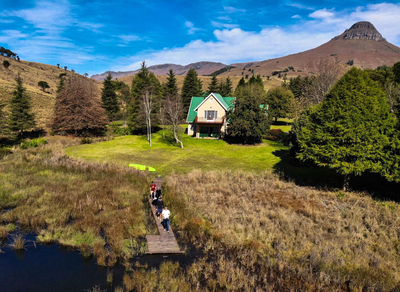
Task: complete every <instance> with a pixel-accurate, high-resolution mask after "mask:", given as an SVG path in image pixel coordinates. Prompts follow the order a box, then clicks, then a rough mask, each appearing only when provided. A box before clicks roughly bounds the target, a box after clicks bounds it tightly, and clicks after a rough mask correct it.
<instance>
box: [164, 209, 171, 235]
mask: <svg viewBox="0 0 400 292" xmlns="http://www.w3.org/2000/svg"><path fill="white" fill-rule="evenodd" d="M170 215H171V212H170V211H169V210H168V208H167V207H165V208H164V210H163V211H162V216H163V218H164V220H163V222H162V225H163V226H164V230H166V231H167V232H169V216H170Z"/></svg>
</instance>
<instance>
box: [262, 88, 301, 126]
mask: <svg viewBox="0 0 400 292" xmlns="http://www.w3.org/2000/svg"><path fill="white" fill-rule="evenodd" d="M293 98H294V97H293V93H292V92H291V91H290V90H289V89H285V88H283V87H282V86H280V87H275V88H272V89H270V90H268V93H267V104H268V115H269V116H270V117H271V118H275V122H276V121H277V120H278V118H286V117H287V115H288V114H289V112H290V105H291V103H292V100H293Z"/></svg>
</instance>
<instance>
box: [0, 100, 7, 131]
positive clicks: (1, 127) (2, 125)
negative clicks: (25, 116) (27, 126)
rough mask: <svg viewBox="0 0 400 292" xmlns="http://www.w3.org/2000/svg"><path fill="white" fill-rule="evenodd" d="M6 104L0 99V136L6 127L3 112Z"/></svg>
mask: <svg viewBox="0 0 400 292" xmlns="http://www.w3.org/2000/svg"><path fill="white" fill-rule="evenodd" d="M5 106H6V104H5V103H1V101H0V136H1V135H4V134H5V132H6V131H7V129H8V125H7V119H6V114H5V112H4V108H5Z"/></svg>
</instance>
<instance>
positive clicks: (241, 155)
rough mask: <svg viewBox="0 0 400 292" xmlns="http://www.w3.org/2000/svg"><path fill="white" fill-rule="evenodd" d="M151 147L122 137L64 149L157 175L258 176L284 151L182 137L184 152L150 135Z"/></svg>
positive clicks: (76, 155) (135, 138)
mask: <svg viewBox="0 0 400 292" xmlns="http://www.w3.org/2000/svg"><path fill="white" fill-rule="evenodd" d="M152 137H153V139H152V142H153V143H152V144H153V145H152V147H151V148H150V147H149V143H148V142H147V140H146V137H145V136H123V137H117V138H115V139H114V140H111V141H107V142H100V143H95V144H86V145H80V146H75V147H70V148H67V149H66V152H67V154H68V155H70V156H71V157H74V158H82V159H85V160H90V161H102V162H104V161H108V162H111V163H114V164H118V165H126V166H128V165H129V164H130V163H137V164H144V165H147V166H151V167H154V168H155V169H156V170H157V172H158V173H159V174H163V175H164V174H168V173H171V172H173V171H175V172H183V173H186V172H189V171H190V170H192V169H195V168H197V169H202V170H215V169H231V170H236V169H241V170H247V171H255V172H261V171H264V170H266V169H272V167H273V166H274V165H275V164H276V163H278V162H280V158H279V157H277V156H275V155H274V154H272V153H273V152H274V151H275V150H281V149H287V148H286V147H285V146H282V145H281V144H280V143H276V142H271V141H264V142H263V143H261V144H259V145H256V146H243V145H230V144H227V143H226V142H225V141H222V140H209V139H198V140H196V139H195V138H192V137H189V136H187V135H184V148H183V149H181V148H179V147H177V146H176V145H174V143H172V140H171V139H170V138H167V139H162V136H161V134H160V132H158V133H155V134H153V136H152Z"/></svg>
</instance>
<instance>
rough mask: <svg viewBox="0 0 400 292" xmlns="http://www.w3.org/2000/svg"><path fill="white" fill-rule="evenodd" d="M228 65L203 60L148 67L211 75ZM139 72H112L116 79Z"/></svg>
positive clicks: (162, 71) (161, 72)
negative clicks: (190, 70)
mask: <svg viewBox="0 0 400 292" xmlns="http://www.w3.org/2000/svg"><path fill="white" fill-rule="evenodd" d="M226 66H227V65H225V64H222V63H217V62H206V61H202V62H196V63H191V64H188V65H185V66H183V65H177V64H161V65H153V66H149V67H148V69H149V70H150V71H151V72H153V73H154V74H156V75H167V73H168V71H169V69H172V70H174V73H175V75H186V73H187V71H189V69H190V68H193V69H195V70H196V71H197V74H199V75H210V74H212V73H214V72H215V71H218V70H220V69H222V68H225V67H226ZM137 72H139V69H138V70H135V71H126V72H121V71H118V72H115V71H111V72H110V73H111V75H112V76H113V78H114V79H116V78H121V77H126V76H130V75H135V74H136V73H137ZM107 75H108V72H104V73H102V74H96V75H93V76H92V77H91V78H93V79H95V80H98V81H103V80H104V78H106V76H107Z"/></svg>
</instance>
